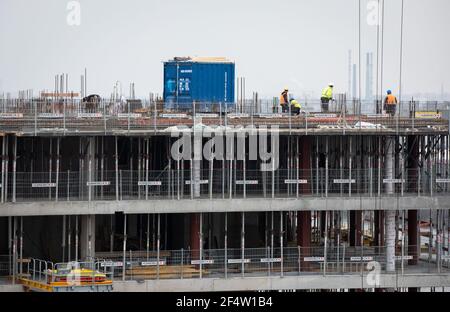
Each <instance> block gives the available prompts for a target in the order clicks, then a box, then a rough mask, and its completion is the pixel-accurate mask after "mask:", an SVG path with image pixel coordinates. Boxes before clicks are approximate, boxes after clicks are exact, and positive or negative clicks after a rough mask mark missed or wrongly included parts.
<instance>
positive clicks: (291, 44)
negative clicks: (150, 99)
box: [0, 0, 450, 97]
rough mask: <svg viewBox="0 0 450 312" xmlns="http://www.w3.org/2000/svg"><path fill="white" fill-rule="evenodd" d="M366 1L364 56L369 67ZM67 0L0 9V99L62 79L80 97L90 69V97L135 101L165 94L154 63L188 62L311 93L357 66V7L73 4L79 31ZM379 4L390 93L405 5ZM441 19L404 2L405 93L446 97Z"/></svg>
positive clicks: (438, 6)
mask: <svg viewBox="0 0 450 312" xmlns="http://www.w3.org/2000/svg"><path fill="white" fill-rule="evenodd" d="M370 1H373V0H361V7H362V9H361V11H362V14H361V20H362V29H361V32H362V33H361V36H362V41H361V51H362V55H363V56H364V54H365V52H367V51H373V52H374V62H376V59H377V57H376V38H377V32H376V31H377V27H376V26H370V25H368V23H367V21H366V20H367V16H368V15H369V14H371V13H372V12H373V11H370V10H368V9H367V3H368V2H370ZM68 2H69V1H65V0H39V1H30V0H0V42H1V43H2V45H1V49H0V92H2V91H3V92H7V91H12V92H14V91H17V90H19V89H30V88H31V89H34V90H35V94H36V93H37V91H38V90H42V89H45V88H46V89H52V87H53V79H54V75H55V74H57V73H63V72H64V73H68V74H69V78H70V82H69V85H70V89H73V90H76V91H77V90H79V88H80V86H79V85H80V83H79V81H80V78H79V77H80V74H81V73H82V72H83V71H84V67H87V69H88V93H94V92H95V93H99V94H102V95H109V94H110V93H111V92H112V88H113V85H114V83H115V81H117V80H119V81H121V82H122V84H123V85H124V89H125V90H128V87H127V86H128V84H129V83H130V82H135V84H136V93H137V95H139V96H144V95H146V94H148V92H150V91H152V92H155V93H162V85H163V84H162V61H163V60H166V59H169V58H171V57H173V56H187V55H190V56H226V57H228V58H230V59H232V60H234V61H235V62H236V74H237V75H238V76H244V77H246V83H247V94H251V92H252V91H258V92H259V93H260V94H261V95H262V96H272V95H277V94H278V93H279V91H280V89H281V88H283V87H284V86H288V87H290V89H291V90H292V92H293V93H294V94H295V95H296V96H299V97H300V96H303V94H304V93H305V92H306V93H308V94H310V93H312V94H313V95H314V96H318V95H319V93H320V90H321V89H322V88H323V87H324V86H325V85H326V84H327V83H328V82H330V81H333V82H334V83H335V85H336V91H337V92H345V91H347V88H348V50H349V49H352V50H353V60H354V62H356V63H358V1H357V0H339V1H337V0H277V1H266V0H245V1H243V0H227V1H223V0H222V1H216V0H191V1H186V0H147V1H145V0H129V1H125V0H122V1H117V0H114V1H111V0H109V1H106V0H79V3H80V5H81V25H80V26H69V25H68V24H67V22H66V19H67V15H68V13H69V11H68V10H67V8H66V5H67V3H68ZM375 2H376V0H375ZM385 2H386V8H385V10H386V14H385V22H386V26H385V32H384V38H385V52H384V70H383V76H384V81H383V92H384V90H385V89H386V88H390V89H392V90H394V92H398V81H399V58H400V56H399V47H400V42H399V39H400V11H401V9H400V8H401V7H400V3H401V0H386V1H385ZM448 12H450V1H448V0H428V1H423V0H405V23H404V63H403V66H404V67H403V69H404V70H403V88H404V89H403V91H404V93H417V92H437V93H440V90H441V85H442V84H444V88H445V90H447V91H448V90H449V88H450V78H449V75H450V74H449V70H450V57H449V55H450V42H449V40H448V38H449V37H448V33H449V30H450V19H449V18H448ZM380 57H381V56H380ZM361 61H362V64H364V62H365V58H362V60H361ZM375 72H376V71H375ZM364 77H365V72H364V67H363V68H362V73H361V79H362V81H364ZM374 84H375V82H374ZM364 86H365V85H364V82H363V83H362V93H363V94H364ZM374 88H375V86H374Z"/></svg>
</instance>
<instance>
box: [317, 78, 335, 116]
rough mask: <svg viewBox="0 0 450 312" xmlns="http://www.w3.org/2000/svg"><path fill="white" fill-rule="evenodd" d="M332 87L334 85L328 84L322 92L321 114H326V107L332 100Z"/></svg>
mask: <svg viewBox="0 0 450 312" xmlns="http://www.w3.org/2000/svg"><path fill="white" fill-rule="evenodd" d="M333 87H334V83H332V82H330V83H329V84H328V87H326V88H325V89H323V90H322V97H321V98H320V101H321V102H322V112H328V106H329V104H330V101H331V100H332V99H333Z"/></svg>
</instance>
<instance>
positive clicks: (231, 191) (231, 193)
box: [229, 136, 234, 199]
mask: <svg viewBox="0 0 450 312" xmlns="http://www.w3.org/2000/svg"><path fill="white" fill-rule="evenodd" d="M230 149H231V150H230V156H231V157H230V188H229V191H230V199H232V198H233V159H234V136H232V137H231V144H230Z"/></svg>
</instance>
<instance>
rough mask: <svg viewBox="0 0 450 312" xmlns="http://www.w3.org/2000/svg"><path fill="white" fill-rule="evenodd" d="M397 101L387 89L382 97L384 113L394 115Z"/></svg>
mask: <svg viewBox="0 0 450 312" xmlns="http://www.w3.org/2000/svg"><path fill="white" fill-rule="evenodd" d="M397 103H398V101H397V98H396V97H395V96H394V95H393V94H392V91H391V90H387V96H386V97H385V98H384V109H385V111H386V113H388V114H389V115H391V116H392V117H394V116H395V110H396V107H397Z"/></svg>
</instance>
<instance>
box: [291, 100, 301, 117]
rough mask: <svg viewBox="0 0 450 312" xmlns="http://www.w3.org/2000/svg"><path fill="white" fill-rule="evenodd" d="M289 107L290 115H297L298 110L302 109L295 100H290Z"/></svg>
mask: <svg viewBox="0 0 450 312" xmlns="http://www.w3.org/2000/svg"><path fill="white" fill-rule="evenodd" d="M290 105H291V114H292V115H299V114H300V110H301V109H302V106H301V105H300V103H299V102H298V101H297V100H296V99H294V98H292V99H291V101H290Z"/></svg>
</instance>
